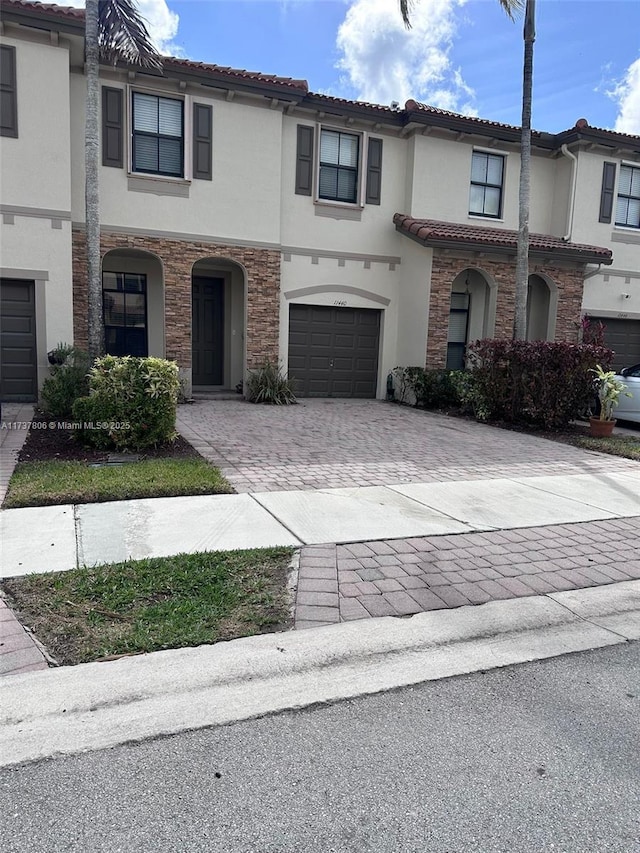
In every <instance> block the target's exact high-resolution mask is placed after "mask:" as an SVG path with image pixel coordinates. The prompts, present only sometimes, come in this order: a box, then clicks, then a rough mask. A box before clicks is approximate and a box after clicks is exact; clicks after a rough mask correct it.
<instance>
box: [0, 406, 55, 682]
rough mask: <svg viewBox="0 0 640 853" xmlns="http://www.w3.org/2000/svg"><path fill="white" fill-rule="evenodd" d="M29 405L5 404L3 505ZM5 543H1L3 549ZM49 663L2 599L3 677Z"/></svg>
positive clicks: (0, 441) (0, 448) (0, 446)
mask: <svg viewBox="0 0 640 853" xmlns="http://www.w3.org/2000/svg"><path fill="white" fill-rule="evenodd" d="M32 415H33V406H32V405H31V404H30V403H3V404H2V423H1V424H0V503H2V501H3V500H4V496H5V495H6V493H7V486H8V485H9V480H10V479H11V475H12V474H13V469H14V468H15V466H16V461H17V458H18V453H20V450H21V448H22V445H23V444H24V442H25V439H26V437H27V434H28V429H26V428H25V425H26V424H28V423H30V422H31V417H32ZM1 547H2V543H0V548H1ZM47 665H48V664H47V661H46V660H45V657H44V655H43V654H42V652H41V650H40V647H39V646H38V645H37V644H36V643H35V642H34V640H33V637H32V636H31V634H29V632H28V631H26V630H25V629H24V628H23V626H22V625H21V624H20V622H19V621H18V620H17V619H16V617H15V616H14V614H13V612H12V611H11V610H10V609H9V607H7V604H6V602H5V601H4V599H2V598H0V675H13V674H15V673H18V672H29V671H30V670H33V669H46V668H47Z"/></svg>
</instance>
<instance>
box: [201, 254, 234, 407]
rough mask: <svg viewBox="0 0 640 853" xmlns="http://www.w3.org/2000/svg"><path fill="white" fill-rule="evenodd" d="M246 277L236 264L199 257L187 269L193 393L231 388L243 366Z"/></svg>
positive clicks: (218, 259)
mask: <svg viewBox="0 0 640 853" xmlns="http://www.w3.org/2000/svg"><path fill="white" fill-rule="evenodd" d="M245 292H246V274H245V270H244V269H243V267H242V266H241V265H240V264H237V263H235V262H234V261H228V260H224V259H220V258H202V259H201V260H199V261H197V262H196V263H195V264H194V265H193V267H192V270H191V347H192V356H191V365H192V385H193V390H194V391H196V392H197V391H203V390H205V391H206V390H213V389H234V388H236V386H238V385H239V384H240V383H242V382H243V379H244V372H245V364H246V345H245V336H246V333H245V330H246V296H245Z"/></svg>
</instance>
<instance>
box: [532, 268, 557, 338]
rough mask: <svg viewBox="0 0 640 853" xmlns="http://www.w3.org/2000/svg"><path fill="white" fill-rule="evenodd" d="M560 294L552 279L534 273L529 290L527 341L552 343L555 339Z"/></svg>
mask: <svg viewBox="0 0 640 853" xmlns="http://www.w3.org/2000/svg"><path fill="white" fill-rule="evenodd" d="M557 306H558V292H557V288H556V285H555V282H553V281H552V280H551V279H550V278H548V277H546V276H542V275H540V274H538V273H534V274H532V275H530V276H529V286H528V290H527V340H528V341H552V340H554V338H555V327H556V312H557Z"/></svg>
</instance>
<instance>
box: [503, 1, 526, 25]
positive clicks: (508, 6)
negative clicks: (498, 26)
mask: <svg viewBox="0 0 640 853" xmlns="http://www.w3.org/2000/svg"><path fill="white" fill-rule="evenodd" d="M498 2H499V3H500V5H501V6H502V9H503V11H504V12H506V13H507V15H508V16H509V17H510V18H511V20H512V21H515V19H516V17H517V16H519V15H521V14H522V13H523V12H524V8H525V5H526V0H498Z"/></svg>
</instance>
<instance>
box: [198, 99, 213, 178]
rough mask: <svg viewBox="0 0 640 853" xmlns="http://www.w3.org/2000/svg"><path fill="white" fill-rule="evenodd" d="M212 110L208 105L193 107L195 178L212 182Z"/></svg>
mask: <svg viewBox="0 0 640 853" xmlns="http://www.w3.org/2000/svg"><path fill="white" fill-rule="evenodd" d="M212 124H213V120H212V109H211V107H210V106H209V105H208V104H195V103H194V105H193V177H194V178H198V179H200V180H202V181H210V180H212V170H211V163H212V156H211V155H212V148H213V138H212Z"/></svg>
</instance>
